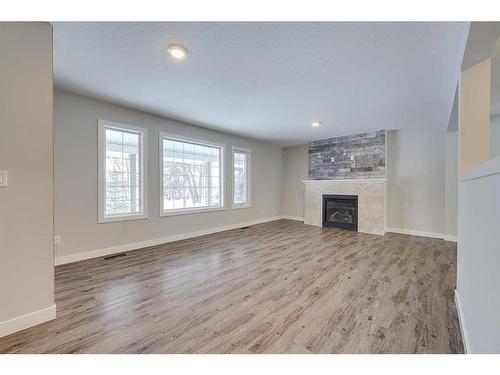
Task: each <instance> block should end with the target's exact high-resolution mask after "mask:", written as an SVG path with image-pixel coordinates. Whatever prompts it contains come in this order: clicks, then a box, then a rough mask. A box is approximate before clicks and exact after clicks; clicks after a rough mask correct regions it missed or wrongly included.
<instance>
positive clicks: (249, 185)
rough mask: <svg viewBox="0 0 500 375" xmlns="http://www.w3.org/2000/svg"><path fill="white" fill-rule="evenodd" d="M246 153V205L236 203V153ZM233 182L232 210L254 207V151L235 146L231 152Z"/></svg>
mask: <svg viewBox="0 0 500 375" xmlns="http://www.w3.org/2000/svg"><path fill="white" fill-rule="evenodd" d="M235 152H239V153H245V154H247V155H248V156H247V181H246V182H247V201H246V202H245V203H234V183H235V181H234V153H235ZM231 163H232V164H231V181H232V191H231V202H232V209H233V210H237V209H240V208H250V207H252V150H249V149H246V148H243V147H237V146H233V148H232V152H231Z"/></svg>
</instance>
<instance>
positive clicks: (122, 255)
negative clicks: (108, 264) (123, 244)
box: [103, 253, 127, 260]
mask: <svg viewBox="0 0 500 375" xmlns="http://www.w3.org/2000/svg"><path fill="white" fill-rule="evenodd" d="M126 256H127V254H126V253H121V254H114V255H110V256H108V257H104V258H103V259H104V260H109V259H115V258H121V257H126Z"/></svg>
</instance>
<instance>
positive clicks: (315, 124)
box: [311, 121, 322, 128]
mask: <svg viewBox="0 0 500 375" xmlns="http://www.w3.org/2000/svg"><path fill="white" fill-rule="evenodd" d="M321 125H322V123H321V121H314V122H313V123H312V124H311V126H312V127H313V128H319V127H320V126H321Z"/></svg>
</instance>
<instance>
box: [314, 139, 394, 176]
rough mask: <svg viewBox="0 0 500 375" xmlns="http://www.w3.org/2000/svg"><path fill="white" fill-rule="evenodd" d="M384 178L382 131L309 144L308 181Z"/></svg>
mask: <svg viewBox="0 0 500 375" xmlns="http://www.w3.org/2000/svg"><path fill="white" fill-rule="evenodd" d="M383 177H385V130H380V131H377V132H372V133H360V134H354V135H348V136H344V137H336V138H329V139H322V140H319V141H314V142H310V143H309V178H313V179H352V178H383Z"/></svg>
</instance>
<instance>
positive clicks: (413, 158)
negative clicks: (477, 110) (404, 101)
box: [282, 130, 458, 236]
mask: <svg viewBox="0 0 500 375" xmlns="http://www.w3.org/2000/svg"><path fill="white" fill-rule="evenodd" d="M450 146H451V145H450ZM307 148H308V145H301V146H295V147H287V148H285V149H284V152H285V159H284V175H283V176H284V178H283V191H284V192H283V202H282V207H283V214H284V215H288V216H295V217H303V216H304V208H303V201H304V183H303V182H302V179H303V178H304V177H305V176H306V175H307V157H308V152H307ZM449 151H450V153H452V150H451V147H450V149H449ZM457 157H458V156H457ZM449 162H450V164H453V163H452V160H451V158H450V160H449ZM386 164H387V165H386V168H387V178H388V182H387V211H388V212H387V226H388V227H389V228H393V229H399V230H403V231H408V232H415V233H417V232H422V233H420V234H424V235H425V234H430V235H432V234H434V235H436V236H442V235H443V233H444V231H445V133H444V132H428V131H427V132H423V131H422V132H421V131H411V130H395V131H389V132H387V161H386ZM450 173H451V172H450ZM450 178H451V179H452V176H450ZM452 194H453V192H452V187H451V186H450V193H449V198H450V200H452V199H453V198H452ZM449 209H450V211H449V215H450V218H449V220H448V222H449V225H450V233H453V229H452V228H453V213H452V211H453V210H452V207H451V206H449ZM450 235H451V236H453V234H450Z"/></svg>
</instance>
